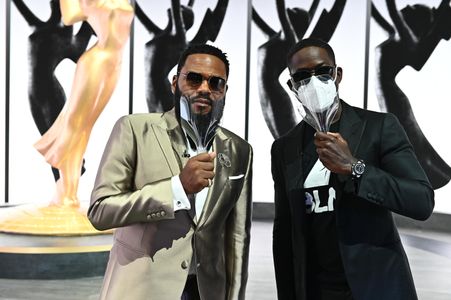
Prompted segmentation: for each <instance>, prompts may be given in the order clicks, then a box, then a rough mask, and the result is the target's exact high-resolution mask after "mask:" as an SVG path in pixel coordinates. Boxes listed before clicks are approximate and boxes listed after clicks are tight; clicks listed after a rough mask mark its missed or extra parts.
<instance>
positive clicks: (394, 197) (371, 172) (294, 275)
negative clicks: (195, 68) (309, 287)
mask: <svg viewBox="0 0 451 300" xmlns="http://www.w3.org/2000/svg"><path fill="white" fill-rule="evenodd" d="M341 105H342V115H341V118H340V130H339V131H340V134H341V135H342V136H343V138H344V139H345V140H346V141H347V142H348V145H349V148H350V150H351V152H352V153H353V155H354V157H356V158H359V159H363V160H364V161H365V164H366V169H365V173H364V174H363V176H362V177H361V178H360V179H359V183H358V185H357V184H356V183H355V182H354V181H353V180H352V179H351V177H350V176H348V175H338V174H331V176H336V179H337V180H333V181H331V182H336V186H334V188H335V190H336V191H337V199H336V207H335V212H336V224H337V234H338V241H339V247H340V252H341V256H342V259H343V265H344V269H345V273H346V277H347V279H348V283H349V286H350V288H351V290H352V293H353V296H354V298H355V299H356V300H372V299H374V300H380V299H389V300H404V299H405V300H412V299H417V296H416V292H415V287H414V283H413V279H412V275H411V272H410V267H409V263H408V261H407V257H406V255H405V252H404V249H403V247H402V245H401V241H400V238H399V234H398V231H397V229H396V227H395V224H394V222H393V218H392V214H391V212H395V213H398V214H401V215H404V216H407V217H411V218H414V219H418V220H425V219H427V218H428V217H429V216H430V214H431V213H432V210H433V208H434V191H433V189H432V187H431V185H430V183H429V181H428V179H427V177H426V175H425V173H424V171H423V169H422V168H421V166H420V164H419V163H418V161H417V159H416V157H415V154H414V152H413V148H412V146H411V144H410V142H409V140H408V138H407V136H406V134H405V132H404V130H403V128H402V127H401V125H400V124H399V122H398V120H397V119H396V117H395V116H394V115H392V114H386V113H376V112H371V111H367V110H363V109H360V108H357V107H352V106H349V105H348V104H346V103H345V102H343V101H341ZM304 126H308V125H306V123H305V122H301V123H299V124H298V125H297V126H296V127H295V128H294V129H293V130H291V131H290V132H289V133H288V134H287V135H285V136H283V137H281V138H280V139H278V140H276V141H275V142H274V143H273V146H272V149H271V158H272V175H273V179H274V188H275V219H274V232H273V255H274V266H275V272H276V282H277V293H278V298H279V299H281V300H290V299H297V300H300V299H306V296H305V278H306V274H305V247H306V245H305V242H304V230H305V228H304V227H305V226H303V223H304V215H305V213H304V212H305V203H304V197H303V195H302V185H303V182H304V179H303V178H302V165H303V163H302V160H303V159H304V160H305V159H309V158H308V157H305V156H304V155H303V153H302V138H303V137H302V133H303V132H304ZM304 163H305V162H304Z"/></svg>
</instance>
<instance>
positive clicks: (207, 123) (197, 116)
mask: <svg viewBox="0 0 451 300" xmlns="http://www.w3.org/2000/svg"><path fill="white" fill-rule="evenodd" d="M182 96H184V95H182V92H181V91H180V89H179V87H178V85H176V87H175V92H174V108H175V115H176V118H177V121H178V122H179V124H180V126H182V127H183V125H182V124H183V122H182V120H181V110H180V105H181V104H180V102H181V101H182V100H181V97H182ZM186 99H187V100H188V102H189V103H188V105H189V114H190V116H188V118H189V119H190V120H184V121H189V123H192V124H191V126H192V127H195V128H196V129H197V130H196V131H197V134H198V135H199V138H200V139H201V141H210V140H211V138H212V137H213V136H214V134H215V132H216V128H217V126H218V124H219V120H220V119H221V118H222V114H223V105H221V104H223V103H224V101H225V99H221V100H213V99H211V97H210V95H206V94H197V95H195V96H194V97H186ZM198 101H199V103H202V105H199V104H198V105H199V106H197V107H194V106H195V105H196V104H195V103H196V102H198ZM205 104H207V105H208V106H209V110H208V111H206V110H207V109H204V108H206V107H202V106H204V105H205ZM205 111H206V112H205ZM196 112H197V113H196ZM204 146H207V145H204Z"/></svg>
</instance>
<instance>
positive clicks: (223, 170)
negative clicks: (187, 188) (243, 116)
mask: <svg viewBox="0 0 451 300" xmlns="http://www.w3.org/2000/svg"><path fill="white" fill-rule="evenodd" d="M231 142H232V140H231V139H230V138H229V137H227V136H225V135H224V133H223V132H222V130H221V128H218V129H217V132H216V136H215V138H214V141H213V151H215V152H216V158H215V160H214V170H215V177H214V179H213V181H212V185H211V187H210V189H209V191H208V194H207V199H206V200H205V204H204V208H203V210H202V213H201V215H200V219H199V222H198V223H199V225H200V226H201V225H202V224H204V223H205V222H206V220H207V219H208V217H209V216H210V215H211V212H212V211H213V209H214V207H215V205H216V203H217V201H218V199H219V198H220V197H221V194H222V193H223V191H224V187H225V184H226V183H227V181H228V180H229V178H228V176H229V174H230V171H229V169H230V167H226V166H223V165H222V164H221V163H219V159H218V157H217V155H218V154H220V153H222V154H225V155H227V156H228V157H229V158H231V159H233V158H236V155H233V154H232V153H231V151H232V147H231ZM231 163H232V165H233V163H234V161H231Z"/></svg>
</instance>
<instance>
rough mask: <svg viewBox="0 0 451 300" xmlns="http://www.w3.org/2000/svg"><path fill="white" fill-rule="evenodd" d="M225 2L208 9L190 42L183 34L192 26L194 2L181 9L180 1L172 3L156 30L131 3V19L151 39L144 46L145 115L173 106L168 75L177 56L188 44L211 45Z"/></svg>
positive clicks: (224, 9) (148, 19) (136, 6)
mask: <svg viewBox="0 0 451 300" xmlns="http://www.w3.org/2000/svg"><path fill="white" fill-rule="evenodd" d="M228 2H229V1H228V0H218V2H217V4H216V7H215V8H214V9H213V10H211V9H208V10H207V11H206V13H205V16H204V18H203V20H202V22H201V24H200V27H199V30H198V32H197V33H196V35H195V36H194V38H193V39H192V40H191V41H187V39H186V33H187V31H188V30H189V29H190V28H191V27H192V26H193V23H194V12H193V9H192V7H193V5H194V0H190V1H189V2H188V4H187V5H181V4H180V0H172V1H171V8H169V9H168V10H167V13H168V19H169V20H168V23H167V25H166V27H165V28H164V29H161V28H159V27H158V26H157V25H156V24H155V23H153V22H152V20H151V19H150V18H149V16H148V15H146V13H145V12H144V11H143V10H142V9H141V7H140V6H139V4H138V3H137V2H135V15H136V17H137V18H138V20H139V21H140V22H141V23H142V24H143V26H144V27H145V28H146V30H147V31H148V32H149V33H150V34H151V35H152V36H153V38H152V39H151V40H150V41H148V42H147V43H146V44H145V57H144V60H145V61H144V65H145V74H146V75H145V82H146V83H145V86H146V101H147V107H148V110H149V112H164V111H168V110H170V109H171V108H172V107H173V106H174V103H173V102H174V98H173V95H172V92H171V83H170V81H169V80H168V75H169V72H170V71H171V70H172V69H173V68H174V66H175V65H176V64H177V62H178V59H179V57H180V54H181V53H182V52H183V50H184V49H185V48H186V47H187V46H188V45H189V44H204V43H206V42H207V41H212V42H214V41H215V40H216V38H217V36H218V34H219V30H220V29H221V26H222V22H223V20H224V17H225V13H226V10H227V5H228Z"/></svg>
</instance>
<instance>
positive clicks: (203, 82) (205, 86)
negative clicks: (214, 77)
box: [197, 78, 211, 93]
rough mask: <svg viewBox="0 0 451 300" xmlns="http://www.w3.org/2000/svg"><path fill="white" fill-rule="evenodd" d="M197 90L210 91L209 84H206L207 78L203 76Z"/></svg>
mask: <svg viewBox="0 0 451 300" xmlns="http://www.w3.org/2000/svg"><path fill="white" fill-rule="evenodd" d="M197 91H198V92H202V93H211V90H210V85H209V84H208V79H206V78H203V79H202V82H201V84H200V85H199V87H198V88H197Z"/></svg>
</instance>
